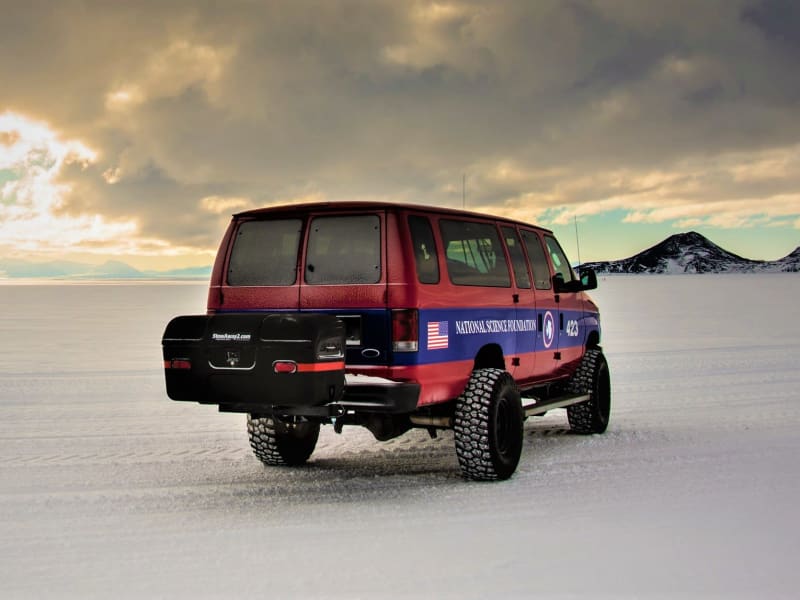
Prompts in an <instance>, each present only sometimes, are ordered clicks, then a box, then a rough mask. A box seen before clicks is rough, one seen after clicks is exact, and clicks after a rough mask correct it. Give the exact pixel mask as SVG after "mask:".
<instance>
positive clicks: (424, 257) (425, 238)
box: [408, 216, 439, 283]
mask: <svg viewBox="0 0 800 600" xmlns="http://www.w3.org/2000/svg"><path fill="white" fill-rule="evenodd" d="M408 228H409V230H410V231H411V244H412V245H413V246H414V264H416V266H417V279H418V280H419V282H420V283H439V259H438V257H437V255H436V242H435V241H434V239H433V229H431V222H430V221H429V220H428V219H427V218H426V217H417V216H410V217H408Z"/></svg>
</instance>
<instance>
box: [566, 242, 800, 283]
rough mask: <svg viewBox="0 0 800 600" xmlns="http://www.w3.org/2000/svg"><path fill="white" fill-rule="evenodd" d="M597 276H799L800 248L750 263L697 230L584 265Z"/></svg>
mask: <svg viewBox="0 0 800 600" xmlns="http://www.w3.org/2000/svg"><path fill="white" fill-rule="evenodd" d="M587 267H588V268H592V269H594V270H595V272H597V273H609V274H610V273H664V274H675V273H789V272H791V273H797V272H800V247H798V248H796V249H795V251H794V252H792V253H791V254H789V255H788V256H786V257H784V258H781V259H779V260H773V261H765V260H751V259H749V258H742V257H741V256H738V255H737V254H734V253H733V252H728V251H727V250H725V249H723V248H720V247H719V246H717V245H716V244H715V243H714V242H712V241H711V240H709V239H708V238H707V237H705V236H703V235H700V234H699V233H697V232H695V231H690V232H688V233H678V234H676V235H672V236H670V237H668V238H667V239H665V240H664V241H663V242H661V243H660V244H656V245H655V246H653V247H652V248H648V249H647V250H644V251H642V252H640V253H639V254H636V255H634V256H631V257H630V258H624V259H622V260H610V261H601V262H591V263H585V264H583V265H581V267H580V268H581V269H583V268H587Z"/></svg>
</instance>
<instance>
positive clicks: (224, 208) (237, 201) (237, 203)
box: [200, 196, 252, 215]
mask: <svg viewBox="0 0 800 600" xmlns="http://www.w3.org/2000/svg"><path fill="white" fill-rule="evenodd" d="M200 206H201V208H202V209H203V210H205V211H207V212H210V213H214V214H215V215H221V214H223V213H228V212H232V211H234V210H243V209H245V208H248V207H251V206H252V202H251V201H250V200H248V199H247V198H234V197H227V198H226V197H222V196H206V197H205V198H203V199H202V200H200Z"/></svg>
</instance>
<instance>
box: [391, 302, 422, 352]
mask: <svg viewBox="0 0 800 600" xmlns="http://www.w3.org/2000/svg"><path fill="white" fill-rule="evenodd" d="M392 350H394V351H395V352H416V351H417V350H419V312H418V311H417V309H416V308H400V309H395V310H393V311H392Z"/></svg>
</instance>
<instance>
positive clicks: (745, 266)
mask: <svg viewBox="0 0 800 600" xmlns="http://www.w3.org/2000/svg"><path fill="white" fill-rule="evenodd" d="M587 267H590V268H592V269H594V270H595V271H596V272H597V273H599V274H613V273H663V274H674V273H798V272H800V247H798V248H797V249H795V251H794V252H792V253H791V254H789V255H788V256H785V257H784V258H781V259H779V260H773V261H765V260H751V259H749V258H743V257H741V256H738V255H737V254H734V253H733V252H728V251H727V250H725V249H723V248H720V247H719V246H717V245H716V244H715V243H714V242H712V241H711V240H709V239H708V238H706V237H705V236H703V235H700V234H699V233H697V232H695V231H690V232H688V233H678V234H675V235H672V236H670V237H668V238H667V239H665V240H664V241H663V242H661V243H659V244H656V245H655V246H653V247H652V248H648V249H647V250H644V251H642V252H640V253H639V254H636V255H634V256H631V257H630V258H623V259H622V260H609V261H600V262H590V263H585V264H583V265H581V266H580V267H579V268H581V269H583V268H587ZM210 276H211V266H210V265H209V266H206V267H191V268H188V269H171V270H167V271H140V270H138V269H135V268H133V267H131V266H130V265H128V264H126V263H124V262H120V261H116V260H110V261H107V262H104V263H103V264H101V265H90V264H84V263H78V262H70V261H51V262H46V263H37V262H32V261H27V260H17V259H7V260H4V259H2V258H0V279H17V278H32V279H33V278H36V279H69V280H96V279H123V280H135V279H197V280H207V279H208V278H209V277H210Z"/></svg>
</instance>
